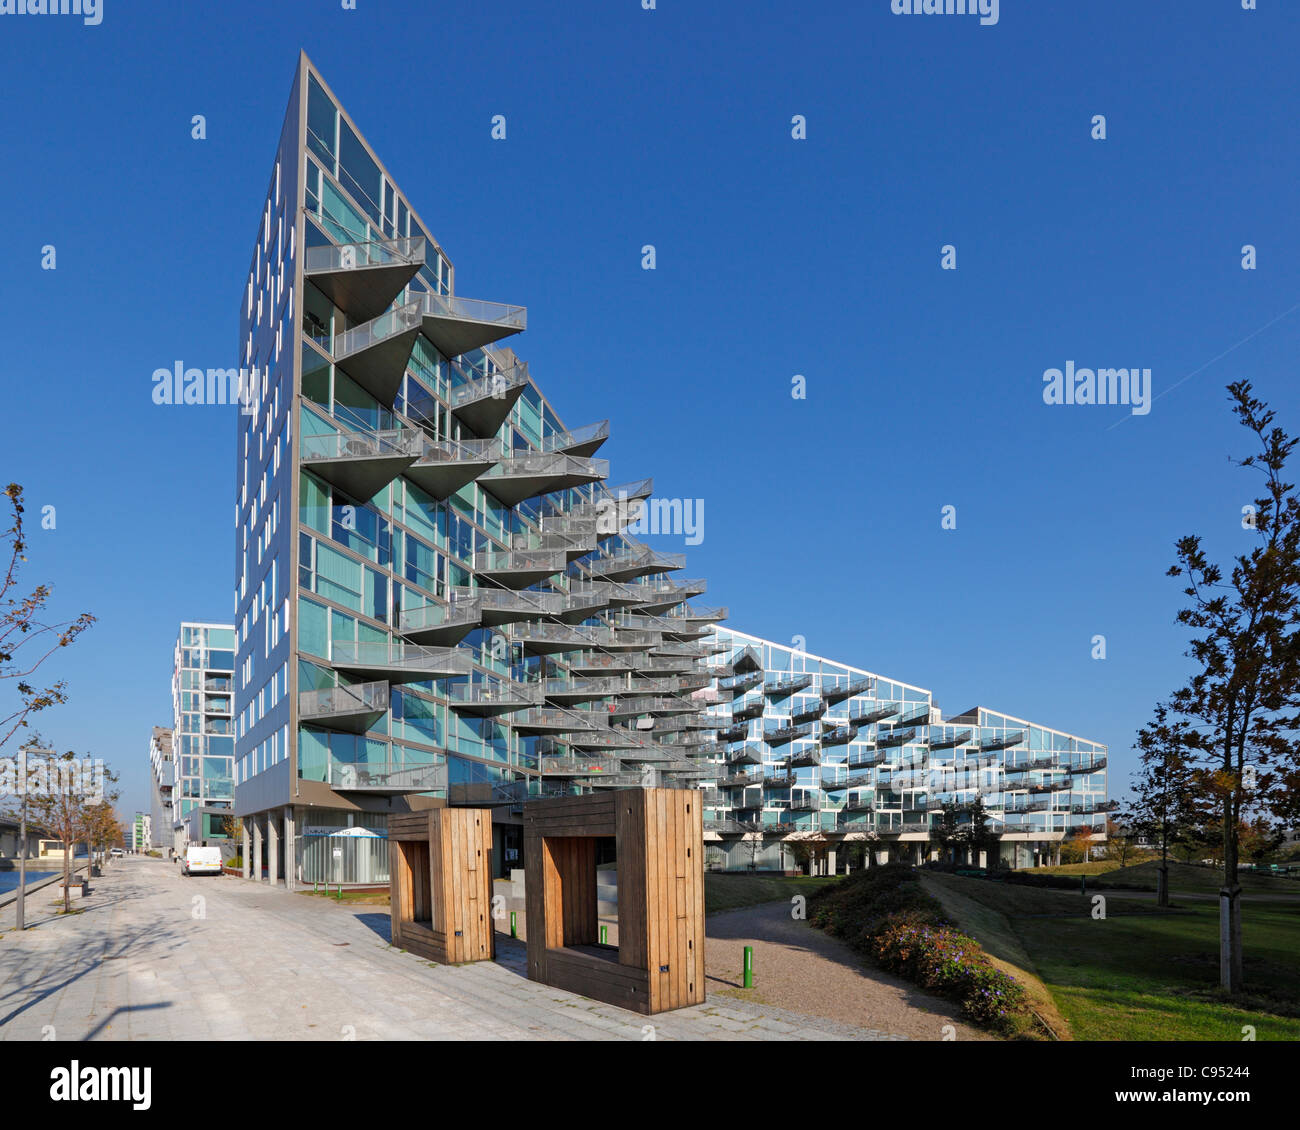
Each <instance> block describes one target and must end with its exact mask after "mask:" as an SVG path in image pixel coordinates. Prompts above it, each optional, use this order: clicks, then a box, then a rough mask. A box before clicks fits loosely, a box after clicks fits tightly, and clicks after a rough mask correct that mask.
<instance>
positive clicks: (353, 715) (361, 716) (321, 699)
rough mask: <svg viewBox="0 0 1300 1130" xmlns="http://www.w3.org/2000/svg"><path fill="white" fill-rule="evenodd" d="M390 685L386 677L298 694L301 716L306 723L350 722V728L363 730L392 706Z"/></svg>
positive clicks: (299, 714) (348, 726)
mask: <svg viewBox="0 0 1300 1130" xmlns="http://www.w3.org/2000/svg"><path fill="white" fill-rule="evenodd" d="M388 701H389V685H388V682H387V681H386V680H382V681H379V682H373V683H356V684H354V685H352V686H350V687H326V688H324V689H322V690H315V691H300V692H299V693H298V717H299V718H300V719H301V720H302V721H304V722H317V723H321V724H323V725H326V726H328V725H330V724H331V723H338V722H347V723H349V724H348V725H347V726H346V728H347V729H349V730H354V729H355V728H356V727H357V726H361V727H363V729H362V730H361V731H360V732H364V730H365V729H369V726H368V725H366V723H367V722H369V721H371V720H378V718H379V717H380V716H381V715H382V714H383V713H384V712H385V711H386V710H387V709H388Z"/></svg>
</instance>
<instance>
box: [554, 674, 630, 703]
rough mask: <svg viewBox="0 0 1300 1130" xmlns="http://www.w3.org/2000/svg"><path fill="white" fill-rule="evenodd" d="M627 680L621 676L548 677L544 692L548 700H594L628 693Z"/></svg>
mask: <svg viewBox="0 0 1300 1130" xmlns="http://www.w3.org/2000/svg"><path fill="white" fill-rule="evenodd" d="M627 690H628V685H627V680H626V679H623V678H619V677H613V678H607V679H600V678H597V679H547V680H546V682H545V684H543V687H542V693H543V695H544V696H545V697H546V700H547V701H548V702H592V701H594V700H595V699H598V698H610V697H612V696H614V695H617V694H625V693H627Z"/></svg>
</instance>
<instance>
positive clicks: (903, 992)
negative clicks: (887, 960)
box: [705, 902, 996, 1040]
mask: <svg viewBox="0 0 1300 1130" xmlns="http://www.w3.org/2000/svg"><path fill="white" fill-rule="evenodd" d="M706 929H707V933H708V938H707V949H706V950H705V968H706V970H707V976H708V986H709V990H708V991H709V994H710V999H711V1000H722V999H724V998H726V997H730V998H732V999H734V1000H739V1001H744V1002H745V1003H747V1004H748V1003H756V1004H759V1005H762V1006H765V1007H767V1006H777V1007H786V1008H791V1007H797V1008H798V1009H799V1011H800V1012H801V1013H804V1014H806V1016H807V1017H808V1018H809V1022H811V1023H818V1022H819V1020H820V1021H821V1022H824V1021H833V1022H836V1023H840V1024H850V1025H868V1026H870V1027H871V1028H873V1029H877V1030H884V1031H887V1032H893V1033H897V1035H895V1036H894V1037H892V1038H894V1039H900V1040H942V1039H944V1038H945V1036H947V1037H948V1038H950V1039H958V1040H992V1039H996V1037H994V1036H991V1035H989V1034H988V1033H987V1032H984V1031H981V1030H980V1029H978V1028H973V1027H971V1026H970V1024H969V1023H967V1022H966V1021H964V1020H963V1019H962V1018H961V1008H960V1007H959V1006H958V1005H956V1004H953V1003H952V1002H951V1001H946V1000H943V999H941V998H939V997H935V996H931V995H930V994H929V993H926V992H923V991H922V990H920V989H918V988H916V987H915V986H914V985H911V984H909V983H908V982H906V981H904V980H902V979H901V978H899V977H894V976H891V975H890V974H888V973H885V972H882V971H881V970H878V969H871V968H869V967H867V966H866V965H864V964H863V962H862V960H861V958H859V957H858V955H857V954H856V953H854V951H853V950H852V949H850V948H849V946H848V945H847V944H846V943H844V942H842V941H840V940H839V939H838V938H833V937H831V936H830V935H829V934H824V933H823V932H822V931H821V930H815V929H813V927H811V926H809V925H808V923H807V922H805V921H799V920H795V919H794V918H792V917H791V913H790V904H789V903H788V902H774V903H763V904H761V905H759V906H752V907H746V908H744V909H741V910H729V911H724V912H722V913H720V914H712V915H710V916H709V918H708V920H707V927H706ZM745 946H752V947H753V948H754V987H753V989H750V990H746V989H743V988H741V985H742V984H743V982H742V980H741V969H742V968H743V966H742V961H743V951H744V947H745ZM814 1017H815V1018H819V1020H815V1019H811V1018H814ZM946 1029H950V1030H946Z"/></svg>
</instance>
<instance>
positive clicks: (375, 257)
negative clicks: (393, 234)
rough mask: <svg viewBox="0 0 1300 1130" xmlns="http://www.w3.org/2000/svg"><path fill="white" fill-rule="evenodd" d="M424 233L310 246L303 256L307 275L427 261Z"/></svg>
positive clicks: (399, 265)
mask: <svg viewBox="0 0 1300 1130" xmlns="http://www.w3.org/2000/svg"><path fill="white" fill-rule="evenodd" d="M424 256H425V240H424V237H423V236H412V237H409V238H399V239H376V240H371V241H369V242H365V243H341V244H328V245H325V246H320V247H308V248H307V250H306V252H305V254H304V255H303V269H304V271H305V272H306V274H307V275H309V276H310V275H319V274H330V273H333V272H335V271H354V270H361V269H363V268H365V267H401V266H409V265H411V264H416V265H420V264H423V263H424Z"/></svg>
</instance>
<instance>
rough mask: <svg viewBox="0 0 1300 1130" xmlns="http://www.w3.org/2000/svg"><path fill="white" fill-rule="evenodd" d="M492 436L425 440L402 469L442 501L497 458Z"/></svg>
mask: <svg viewBox="0 0 1300 1130" xmlns="http://www.w3.org/2000/svg"><path fill="white" fill-rule="evenodd" d="M501 455H502V451H501V445H500V444H499V443H498V442H497V441H496V440H492V439H468V440H466V439H462V440H453V439H442V440H427V441H426V442H425V445H424V452H423V453H422V454H421V456H420V458H419V459H417V460H416V461H415V462H414V463H412V464H411V465H410V466H409V467H408V468H407V469H406V470H405V471H404V472H403V473H404V474H405V475H406V477H407V478H408V479H410V480H411V482H413V483H414V484H415V485H416V486H418V487H419V488H420V489H421V490H424V491H427V492H428V493H429V494H431V495H433V497H434V498H436V499H437V500H438V501H439V502H445V501H446V500H447V499H448V498H450V497H451V496H452V495H453V494H455V493H456V492H457V491H458V490H460V489H461V487H464V486H468V485H469V484H470V483H472V482H473V481H474V480H475V479H477V478H478V477H479V476H480V475H482V474H484V473H485V472H487V471H489V470H491V469H492V468H493V467H495V466H496V465H497V463H499V462H500V461H501Z"/></svg>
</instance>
